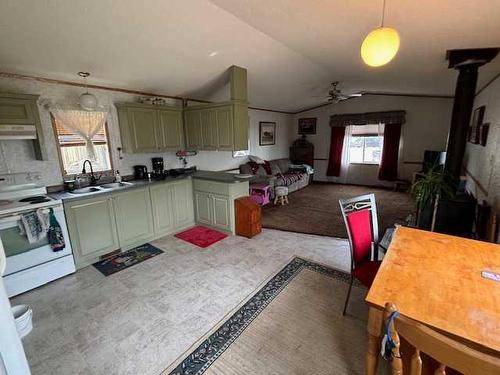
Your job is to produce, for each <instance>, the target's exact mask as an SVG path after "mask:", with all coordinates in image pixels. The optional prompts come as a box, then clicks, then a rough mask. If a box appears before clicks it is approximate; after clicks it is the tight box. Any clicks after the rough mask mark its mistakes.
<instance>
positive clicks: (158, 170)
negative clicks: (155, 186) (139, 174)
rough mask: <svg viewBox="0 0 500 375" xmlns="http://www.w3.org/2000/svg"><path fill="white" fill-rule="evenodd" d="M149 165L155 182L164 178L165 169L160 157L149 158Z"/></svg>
mask: <svg viewBox="0 0 500 375" xmlns="http://www.w3.org/2000/svg"><path fill="white" fill-rule="evenodd" d="M151 163H152V165H153V178H154V179H155V180H161V179H163V178H165V167H164V163H163V158H161V157H156V158H151Z"/></svg>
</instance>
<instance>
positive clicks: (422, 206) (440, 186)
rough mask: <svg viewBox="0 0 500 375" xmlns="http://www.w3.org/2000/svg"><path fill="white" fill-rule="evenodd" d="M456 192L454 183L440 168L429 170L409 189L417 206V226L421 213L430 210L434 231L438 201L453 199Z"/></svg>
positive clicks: (437, 166)
mask: <svg viewBox="0 0 500 375" xmlns="http://www.w3.org/2000/svg"><path fill="white" fill-rule="evenodd" d="M456 191H457V190H456V184H455V181H454V180H453V178H452V177H451V176H450V175H449V174H448V173H447V172H446V171H444V170H443V169H442V166H439V165H436V166H434V167H432V168H430V169H429V170H428V171H427V172H426V173H425V174H423V175H422V177H420V178H419V179H418V180H416V181H415V183H414V184H413V185H412V187H411V194H412V196H413V198H414V199H415V203H416V205H417V224H418V223H419V218H420V216H421V214H422V212H423V211H424V210H427V209H432V221H431V231H434V226H435V224H436V214H437V210H438V205H439V201H440V200H446V199H453V198H454V197H455V194H456Z"/></svg>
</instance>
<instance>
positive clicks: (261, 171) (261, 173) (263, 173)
mask: <svg viewBox="0 0 500 375" xmlns="http://www.w3.org/2000/svg"><path fill="white" fill-rule="evenodd" d="M256 175H257V176H267V172H266V170H265V168H264V167H263V166H262V165H259V169H257V173H256Z"/></svg>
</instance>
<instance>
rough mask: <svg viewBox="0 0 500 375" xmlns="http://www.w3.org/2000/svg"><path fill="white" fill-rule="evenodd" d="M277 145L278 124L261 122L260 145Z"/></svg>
mask: <svg viewBox="0 0 500 375" xmlns="http://www.w3.org/2000/svg"><path fill="white" fill-rule="evenodd" d="M274 144H276V123H275V122H267V121H262V122H259V145H260V146H272V145H274Z"/></svg>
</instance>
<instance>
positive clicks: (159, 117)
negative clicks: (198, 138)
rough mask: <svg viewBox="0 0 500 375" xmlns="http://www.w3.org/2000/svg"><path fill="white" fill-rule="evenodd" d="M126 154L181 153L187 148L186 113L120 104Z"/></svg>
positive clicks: (150, 106) (168, 108) (156, 107)
mask: <svg viewBox="0 0 500 375" xmlns="http://www.w3.org/2000/svg"><path fill="white" fill-rule="evenodd" d="M116 106H117V108H118V120H119V125H120V135H121V138H122V146H123V150H124V151H125V152H129V153H145V152H161V151H178V150H180V149H183V148H184V129H183V126H182V110H181V109H180V108H174V107H162V108H161V109H159V108H158V106H153V105H148V104H141V103H116Z"/></svg>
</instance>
